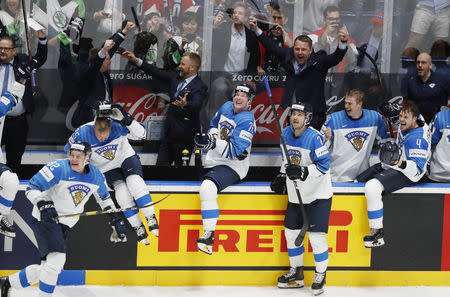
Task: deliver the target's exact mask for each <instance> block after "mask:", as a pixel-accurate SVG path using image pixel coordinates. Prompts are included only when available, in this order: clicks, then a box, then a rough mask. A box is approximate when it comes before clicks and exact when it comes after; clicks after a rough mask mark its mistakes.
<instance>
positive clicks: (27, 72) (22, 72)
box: [16, 59, 38, 79]
mask: <svg viewBox="0 0 450 297" xmlns="http://www.w3.org/2000/svg"><path fill="white" fill-rule="evenodd" d="M37 68H38V63H37V61H36V60H34V59H33V60H31V61H26V62H23V63H21V64H20V65H19V67H17V69H16V76H17V78H18V79H21V78H24V79H28V78H30V77H31V73H32V72H33V71H34V70H36V69H37Z"/></svg>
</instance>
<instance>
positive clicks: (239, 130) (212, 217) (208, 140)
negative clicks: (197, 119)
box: [194, 83, 256, 255]
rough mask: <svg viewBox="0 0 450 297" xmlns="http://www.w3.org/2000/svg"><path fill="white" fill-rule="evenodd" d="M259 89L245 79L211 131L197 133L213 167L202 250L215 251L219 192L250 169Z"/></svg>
mask: <svg viewBox="0 0 450 297" xmlns="http://www.w3.org/2000/svg"><path fill="white" fill-rule="evenodd" d="M254 97H255V91H254V89H253V87H252V86H250V85H248V84H246V83H243V84H240V85H238V86H237V87H236V89H235V90H234V94H233V101H232V102H231V101H228V102H225V104H224V105H222V107H221V108H220V109H219V111H218V112H217V113H216V114H215V116H214V117H213V119H212V120H211V123H210V126H211V128H210V129H209V132H208V133H207V134H203V135H196V137H195V139H194V141H195V145H196V146H197V147H198V148H200V149H202V150H204V151H208V153H207V155H206V159H205V163H204V167H205V168H211V169H210V170H209V171H208V172H207V173H206V174H205V176H204V180H203V182H202V184H201V186H200V200H201V209H202V219H203V230H204V233H203V235H202V236H201V237H200V238H199V239H197V247H198V249H199V250H200V251H202V252H204V253H207V254H209V255H211V254H212V246H213V244H214V231H215V229H216V224H217V220H218V219H219V205H218V204H217V193H218V192H220V191H222V190H223V189H225V188H226V187H228V186H230V185H232V184H234V183H237V182H239V181H240V180H241V179H243V178H244V177H245V176H246V175H247V172H248V168H249V163H250V161H249V158H250V156H249V154H250V149H251V146H252V139H253V136H254V135H255V132H256V125H255V118H254V117H253V114H252V113H251V111H249V109H250V106H251V103H252V100H253V98H254Z"/></svg>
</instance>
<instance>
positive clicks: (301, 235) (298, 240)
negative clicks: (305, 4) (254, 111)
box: [264, 76, 309, 246]
mask: <svg viewBox="0 0 450 297" xmlns="http://www.w3.org/2000/svg"><path fill="white" fill-rule="evenodd" d="M264 83H265V84H266V90H267V95H269V100H270V105H271V106H272V113H273V116H274V117H275V122H276V123H277V128H278V132H279V133H280V138H281V145H282V147H283V151H284V155H285V156H286V162H287V163H288V164H289V165H291V164H292V162H291V159H290V158H289V154H288V150H287V146H286V140H285V139H284V136H283V131H282V130H281V124H280V119H279V118H278V114H277V110H276V108H275V104H274V103H273V98H272V92H271V91H270V86H269V82H268V81H267V76H264ZM293 183H294V187H295V192H296V193H297V198H298V203H299V204H300V211H301V212H302V216H303V226H302V229H301V230H300V233H299V234H298V236H297V238H296V239H295V245H296V246H300V245H301V244H302V242H303V239H304V238H305V235H306V232H307V231H308V226H309V220H308V215H307V214H306V210H305V206H304V205H303V202H302V197H301V196H300V191H299V190H298V188H297V181H296V180H293Z"/></svg>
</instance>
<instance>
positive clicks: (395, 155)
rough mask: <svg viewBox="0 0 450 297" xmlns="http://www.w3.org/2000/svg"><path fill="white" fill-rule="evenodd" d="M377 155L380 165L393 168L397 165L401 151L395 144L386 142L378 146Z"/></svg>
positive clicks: (389, 141)
mask: <svg viewBox="0 0 450 297" xmlns="http://www.w3.org/2000/svg"><path fill="white" fill-rule="evenodd" d="M378 154H379V157H380V162H381V163H384V164H386V165H390V166H393V165H396V164H397V162H398V160H400V156H401V155H402V150H401V149H400V146H399V145H398V144H397V143H396V142H394V141H392V140H388V141H386V142H383V143H382V144H381V145H380V151H379V153H378Z"/></svg>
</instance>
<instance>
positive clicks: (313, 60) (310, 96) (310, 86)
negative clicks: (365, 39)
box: [258, 34, 347, 114]
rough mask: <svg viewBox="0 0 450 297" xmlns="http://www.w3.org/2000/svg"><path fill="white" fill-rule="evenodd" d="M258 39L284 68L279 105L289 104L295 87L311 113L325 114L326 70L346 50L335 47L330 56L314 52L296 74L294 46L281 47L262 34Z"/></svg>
mask: <svg viewBox="0 0 450 297" xmlns="http://www.w3.org/2000/svg"><path fill="white" fill-rule="evenodd" d="M258 40H259V41H260V42H261V43H262V44H263V46H264V47H265V48H266V50H268V51H270V52H272V53H274V54H276V55H277V56H279V57H280V58H282V64H283V67H284V68H285V69H286V83H285V86H284V92H283V99H282V103H281V106H282V107H283V108H287V107H288V106H289V105H290V103H291V100H292V96H293V94H294V90H295V91H296V99H297V100H298V99H301V100H302V101H303V102H308V103H309V104H311V105H312V107H313V111H314V113H317V114H322V113H323V114H325V112H326V110H327V108H326V102H325V94H324V83H325V77H326V75H327V72H328V69H329V68H331V67H333V66H335V65H337V64H339V62H340V61H341V60H342V59H343V58H344V55H345V53H346V51H347V49H345V50H341V49H339V47H338V48H336V51H335V52H334V53H332V54H330V55H327V54H326V53H325V51H318V52H317V53H315V52H313V53H311V55H310V57H309V59H308V61H307V62H306V67H305V68H304V69H303V70H302V71H301V72H300V73H299V74H298V75H295V70H294V65H293V62H294V61H295V58H294V49H293V48H289V49H285V48H280V47H278V46H277V44H275V43H274V42H273V41H272V40H271V39H270V38H268V37H267V36H266V35H264V34H261V35H260V36H258Z"/></svg>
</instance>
